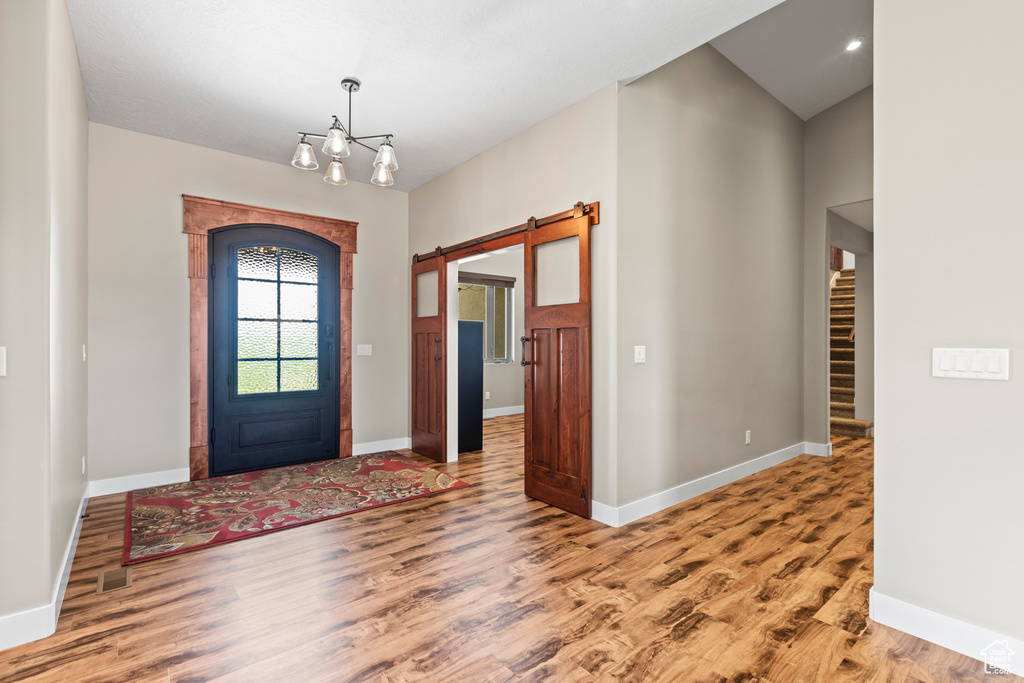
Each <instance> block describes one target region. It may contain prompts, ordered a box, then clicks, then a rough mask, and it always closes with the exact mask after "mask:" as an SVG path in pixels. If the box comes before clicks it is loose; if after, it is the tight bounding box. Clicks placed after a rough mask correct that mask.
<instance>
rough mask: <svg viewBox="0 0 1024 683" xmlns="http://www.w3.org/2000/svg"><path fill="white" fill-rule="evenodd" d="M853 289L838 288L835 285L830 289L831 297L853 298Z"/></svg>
mask: <svg viewBox="0 0 1024 683" xmlns="http://www.w3.org/2000/svg"><path fill="white" fill-rule="evenodd" d="M854 289H855V288H854V287H840V286H839V285H836V286H835V287H833V288H832V296H853V295H854V294H855V291H854Z"/></svg>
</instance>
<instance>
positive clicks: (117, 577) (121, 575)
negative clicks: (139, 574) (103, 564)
mask: <svg viewBox="0 0 1024 683" xmlns="http://www.w3.org/2000/svg"><path fill="white" fill-rule="evenodd" d="M130 585H132V568H131V567H118V568H117V569H111V570H110V571H109V572H103V573H102V574H100V580H99V581H98V582H96V594H97V595H99V594H101V593H109V592H110V591H116V590H119V589H121V588H127V587H128V586H130Z"/></svg>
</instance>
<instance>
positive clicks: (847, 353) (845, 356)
mask: <svg viewBox="0 0 1024 683" xmlns="http://www.w3.org/2000/svg"><path fill="white" fill-rule="evenodd" d="M855 359H856V351H855V350H854V349H852V348H851V349H829V360H830V361H837V360H848V361H853V360H855Z"/></svg>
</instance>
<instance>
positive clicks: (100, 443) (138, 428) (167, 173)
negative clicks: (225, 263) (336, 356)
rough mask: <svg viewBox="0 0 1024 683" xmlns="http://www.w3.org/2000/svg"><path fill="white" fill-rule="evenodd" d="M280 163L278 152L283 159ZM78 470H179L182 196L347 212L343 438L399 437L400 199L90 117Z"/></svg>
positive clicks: (183, 360)
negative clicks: (354, 238) (348, 314)
mask: <svg viewBox="0 0 1024 683" xmlns="http://www.w3.org/2000/svg"><path fill="white" fill-rule="evenodd" d="M284 161H287V160H284ZM89 180H90V182H89V345H90V349H91V356H90V363H89V405H90V413H89V467H90V479H93V480H97V479H107V478H113V477H121V476H128V475H133V474H140V473H146V472H159V471H163V470H171V469H178V468H184V467H187V466H188V447H189V284H188V277H187V273H188V270H187V262H188V240H187V238H186V236H185V235H184V234H182V232H181V229H182V200H181V195H182V194H192V195H199V196H202V197H210V198H214V199H223V200H227V201H235V202H242V203H245V204H255V205H257V206H266V207H270V208H275V209H284V210H289V211H299V212H303V213H311V214H317V215H322V216H330V217H333V218H343V219H347V220H353V221H358V222H359V228H358V253H357V254H356V256H355V266H354V269H355V289H354V291H353V303H352V309H353V310H352V317H353V320H352V329H353V333H352V337H353V338H352V341H353V344H354V345H355V344H372V345H373V355H372V356H356V355H353V358H352V392H353V401H352V405H353V408H352V413H353V438H354V441H355V443H357V444H359V443H364V442H370V441H380V440H385V439H395V438H402V437H406V436H408V434H409V413H408V401H409V260H408V247H407V244H408V238H407V234H408V233H407V230H408V195H407V194H405V193H403V192H398V191H395V190H389V189H385V188H378V187H375V186H373V185H369V184H364V183H357V182H352V181H350V182H349V184H348V185H346V186H343V187H334V186H331V185H328V184H327V183H325V182H323V180H322V176H321V175H320V174H318V173H310V172H303V171H299V170H297V169H294V168H292V167H291V166H288V165H287V164H284V163H282V164H274V163H268V162H265V161H257V160H254V159H249V158H246V157H242V156H237V155H234V154H229V153H226V152H221V151H215V150H211V149H206V148H203V147H198V146H195V145H188V144H185V143H181V142H176V141H172V140H167V139H164V138H158V137H154V136H151V135H144V134H141V133H134V132H130V131H126V130H122V129H118V128H112V127H110V126H104V125H99V124H90V136H89Z"/></svg>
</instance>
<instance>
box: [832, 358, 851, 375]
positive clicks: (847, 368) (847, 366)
mask: <svg viewBox="0 0 1024 683" xmlns="http://www.w3.org/2000/svg"><path fill="white" fill-rule="evenodd" d="M831 366H832V372H833V373H836V374H839V375H853V367H854V363H853V361H852V360H837V359H835V358H833V359H832V361H831Z"/></svg>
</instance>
